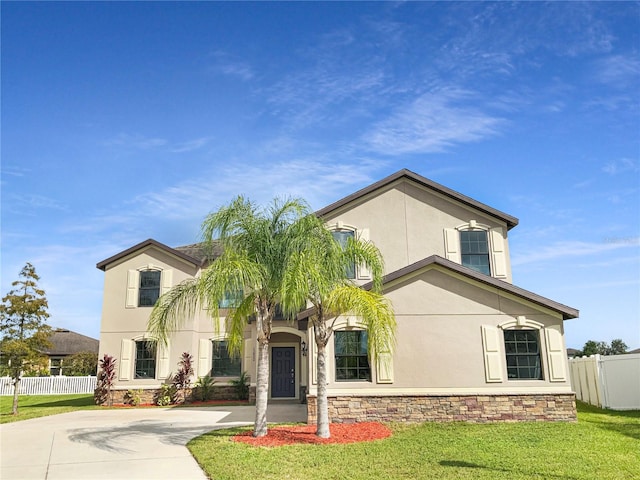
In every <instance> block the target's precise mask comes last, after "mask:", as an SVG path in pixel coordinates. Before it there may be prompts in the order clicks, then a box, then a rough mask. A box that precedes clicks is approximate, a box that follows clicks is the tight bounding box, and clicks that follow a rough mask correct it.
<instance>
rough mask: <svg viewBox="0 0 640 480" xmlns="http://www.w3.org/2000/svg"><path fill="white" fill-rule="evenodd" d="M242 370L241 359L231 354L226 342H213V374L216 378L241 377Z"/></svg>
mask: <svg viewBox="0 0 640 480" xmlns="http://www.w3.org/2000/svg"><path fill="white" fill-rule="evenodd" d="M241 370H242V366H241V360H240V358H239V357H233V356H231V355H230V354H229V347H228V344H227V342H226V341H225V340H222V341H216V340H214V341H213V365H212V368H211V374H212V376H214V377H239V376H240V373H241Z"/></svg>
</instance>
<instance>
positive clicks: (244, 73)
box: [208, 50, 255, 82]
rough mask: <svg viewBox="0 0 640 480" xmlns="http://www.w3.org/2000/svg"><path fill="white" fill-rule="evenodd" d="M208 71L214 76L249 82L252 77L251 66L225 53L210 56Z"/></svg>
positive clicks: (220, 52)
mask: <svg viewBox="0 0 640 480" xmlns="http://www.w3.org/2000/svg"><path fill="white" fill-rule="evenodd" d="M210 58H211V61H210V63H209V65H208V70H209V71H210V72H211V73H213V74H215V75H228V76H231V77H236V78H239V79H240V80H243V81H245V82H246V81H249V80H251V79H252V78H253V77H254V75H255V74H254V72H253V69H252V68H251V65H250V64H249V63H247V62H245V61H243V60H240V59H239V58H237V57H235V56H234V55H231V54H229V53H227V52H223V51H220V50H219V51H216V52H213V53H212V54H211V55H210Z"/></svg>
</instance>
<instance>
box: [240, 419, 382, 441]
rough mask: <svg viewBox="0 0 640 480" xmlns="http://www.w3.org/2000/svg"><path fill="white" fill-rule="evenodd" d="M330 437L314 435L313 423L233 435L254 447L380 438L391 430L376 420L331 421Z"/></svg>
mask: <svg viewBox="0 0 640 480" xmlns="http://www.w3.org/2000/svg"><path fill="white" fill-rule="evenodd" d="M329 431H330V432H331V437H330V438H319V437H317V436H316V426H315V425H296V426H290V427H271V428H269V431H268V433H267V435H265V436H264V437H259V438H255V437H254V436H253V435H252V433H253V432H251V431H247V432H243V433H240V434H238V435H235V436H234V437H233V440H234V441H236V442H242V443H247V444H249V445H253V446H256V447H279V446H282V445H296V444H329V443H356V442H369V441H372V440H380V439H382V438H387V437H390V436H391V430H389V429H388V428H387V427H386V426H384V425H382V424H381V423H378V422H362V423H348V424H347V423H332V424H330V425H329Z"/></svg>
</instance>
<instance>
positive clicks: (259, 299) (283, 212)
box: [148, 196, 310, 437]
mask: <svg viewBox="0 0 640 480" xmlns="http://www.w3.org/2000/svg"><path fill="white" fill-rule="evenodd" d="M309 213H310V211H309V208H308V206H307V205H306V204H305V203H304V202H302V201H301V200H288V201H284V202H281V201H279V200H274V201H273V202H272V204H271V205H270V207H268V208H267V209H259V208H258V207H257V206H256V205H254V204H253V203H252V202H250V201H249V200H247V199H245V198H244V197H242V196H239V197H237V198H236V199H235V200H233V201H232V202H231V203H230V204H229V205H227V206H224V207H222V208H220V209H219V210H218V211H216V212H214V213H211V214H210V215H209V216H208V217H207V218H206V219H205V221H204V222H203V224H202V236H203V239H204V241H205V242H206V243H209V244H212V243H213V241H214V240H215V239H217V240H218V241H219V242H220V243H221V245H222V247H223V253H222V255H221V256H220V257H218V258H217V259H216V260H215V261H213V262H211V263H210V264H209V265H208V266H207V267H206V268H205V269H204V270H203V271H202V272H201V274H200V276H198V277H197V278H192V279H188V280H185V281H184V282H182V283H180V284H179V285H176V286H175V287H173V288H172V289H171V290H169V291H168V292H167V293H165V294H164V295H162V296H161V297H160V298H159V299H158V302H157V303H156V305H155V307H154V308H153V311H152V313H151V317H150V319H149V325H148V328H149V331H150V332H151V334H152V336H154V337H155V338H156V339H157V340H158V341H159V342H161V343H163V344H166V343H167V342H168V338H169V335H170V334H171V333H172V332H175V331H176V330H177V329H178V328H180V326H181V325H182V324H183V323H184V322H186V321H188V320H189V319H192V318H193V316H194V314H195V312H196V311H197V310H198V309H200V308H205V311H206V312H207V313H208V314H209V316H210V317H211V319H212V321H213V323H214V325H215V326H216V328H218V318H219V314H218V310H219V304H220V302H221V301H222V300H223V298H224V297H225V294H227V295H229V294H232V295H231V296H233V297H234V298H235V299H236V304H235V305H233V308H231V312H230V314H229V315H227V316H226V328H225V329H226V333H227V335H228V348H229V351H230V353H231V354H232V355H239V354H240V351H241V348H242V342H243V331H244V328H245V326H246V324H247V321H248V319H249V317H250V316H255V324H256V330H257V340H258V356H257V363H258V372H257V379H256V417H255V424H254V430H253V435H254V436H256V437H262V436H264V435H266V434H267V398H268V388H269V340H270V338H271V329H272V324H273V316H274V314H275V310H276V305H277V304H278V303H280V302H281V299H280V292H281V291H282V281H283V277H284V271H285V269H286V267H287V265H288V257H289V255H290V253H291V251H292V247H291V245H292V244H295V243H296V242H295V238H293V237H294V235H295V234H296V232H297V230H295V229H293V228H292V227H293V225H294V224H296V222H298V221H299V220H300V219H301V218H304V217H305V216H308V215H309Z"/></svg>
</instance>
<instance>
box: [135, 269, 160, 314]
mask: <svg viewBox="0 0 640 480" xmlns="http://www.w3.org/2000/svg"><path fill="white" fill-rule="evenodd" d="M160 273H161V272H160V271H158V270H146V271H144V272H140V289H139V294H138V306H139V307H153V306H154V305H155V304H156V302H157V301H158V297H160Z"/></svg>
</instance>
